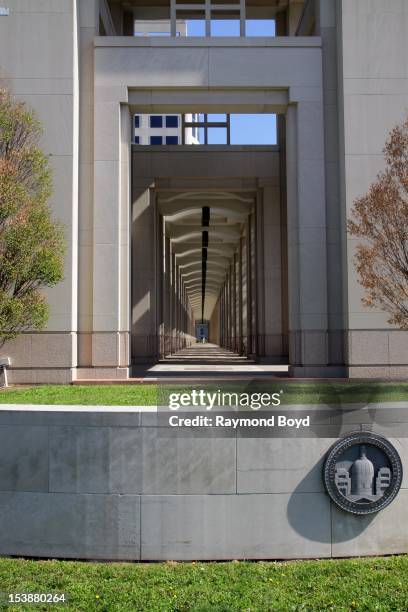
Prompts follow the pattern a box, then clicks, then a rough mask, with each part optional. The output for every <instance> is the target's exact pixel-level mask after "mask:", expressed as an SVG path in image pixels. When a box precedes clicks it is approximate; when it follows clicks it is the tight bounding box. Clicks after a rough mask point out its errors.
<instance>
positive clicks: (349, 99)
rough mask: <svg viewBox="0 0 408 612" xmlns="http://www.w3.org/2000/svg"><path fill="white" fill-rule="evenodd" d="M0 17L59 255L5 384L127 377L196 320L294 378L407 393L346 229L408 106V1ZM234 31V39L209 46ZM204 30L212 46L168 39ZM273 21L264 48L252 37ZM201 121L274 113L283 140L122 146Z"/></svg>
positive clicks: (78, 6)
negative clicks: (41, 158)
mask: <svg viewBox="0 0 408 612" xmlns="http://www.w3.org/2000/svg"><path fill="white" fill-rule="evenodd" d="M0 5H1V6H0V80H1V85H2V86H7V87H9V88H10V90H11V91H12V92H13V94H14V95H15V96H16V97H17V98H18V99H20V100H24V101H26V102H27V103H28V104H29V105H30V106H32V107H33V108H34V109H35V111H36V113H37V115H38V116H39V118H40V120H41V121H42V123H43V125H44V138H43V147H44V149H45V151H46V153H47V154H48V155H49V158H50V163H51V165H52V168H53V173H54V195H53V198H52V207H53V211H54V213H55V216H56V217H58V218H59V219H60V220H61V221H62V222H63V223H64V224H65V227H66V235H67V242H68V252H67V258H66V268H65V279H64V281H63V282H62V283H61V284H60V285H59V286H57V287H55V288H53V289H52V290H50V291H49V293H48V300H49V303H50V306H51V317H50V320H49V323H48V327H47V329H46V331H44V332H42V333H35V334H31V333H25V334H23V335H21V336H20V337H19V338H18V339H17V340H15V341H13V342H10V343H8V344H7V345H6V346H5V347H4V350H3V352H4V353H5V355H9V356H10V357H11V360H12V366H11V369H10V374H9V378H10V380H11V381H12V382H15V383H17V382H70V381H73V380H76V379H88V378H98V379H100V378H103V379H107V378H114V379H117V378H120V379H125V378H128V377H129V376H131V375H132V371H134V370H132V369H133V368H137V367H139V366H140V364H143V363H154V362H157V361H158V360H160V359H162V358H163V357H165V356H166V355H169V354H170V353H174V352H175V351H177V350H179V349H181V348H183V347H186V346H188V345H189V344H190V343H191V342H193V341H194V336H195V324H196V322H200V321H201V320H202V319H204V320H205V321H207V322H209V336H210V339H211V340H212V341H213V342H214V343H216V344H219V345H221V346H223V347H225V348H229V349H231V350H233V351H235V352H237V353H239V354H242V355H248V356H250V357H252V358H254V359H255V360H259V361H266V362H270V363H277V364H288V365H289V371H290V373H291V374H292V375H294V376H311V377H314V376H323V377H331V376H334V377H337V376H350V377H353V378H357V377H374V378H377V377H386V378H388V377H393V378H398V377H399V378H402V377H407V374H408V333H407V332H402V331H400V330H398V329H395V328H393V327H391V326H390V325H389V324H388V323H387V315H386V314H385V313H383V312H380V311H376V310H369V309H366V308H364V306H363V305H362V303H361V297H362V290H361V287H360V286H359V284H358V282H357V277H356V273H355V269H354V266H353V253H354V249H355V241H354V240H352V239H351V238H350V237H349V236H348V235H347V233H346V230H345V224H346V219H347V216H348V214H349V211H350V209H351V206H352V204H353V200H354V199H355V198H356V197H357V196H360V195H362V194H364V193H365V192H366V190H367V188H368V186H369V185H370V183H371V182H372V180H373V179H374V178H375V176H376V174H377V172H378V171H379V170H381V169H382V168H383V167H384V160H383V156H382V153H381V151H382V148H383V145H384V142H385V139H386V137H387V134H388V132H389V130H390V129H391V128H392V127H393V126H394V125H395V124H396V123H397V122H400V121H401V120H402V118H403V117H404V115H405V113H406V111H407V109H408V62H407V57H408V3H407V2H406V0H389V1H387V2H384V1H383V0H358V1H356V0H306V1H305V2H303V1H302V0H300V1H292V0H259V1H255V0H239V1H238V0H237V1H236V2H231V3H228V2H226V3H223V4H222V5H219V4H217V3H212V2H211V0H205V1H204V0H203V2H202V3H198V4H197V5H195V4H194V7H193V6H192V5H190V4H187V5H184V4H181V3H177V2H176V0H148V1H147V2H140V1H139V0H126V1H122V0H1V1H0ZM220 7H221V8H220ZM193 9H194V10H193ZM231 15H234V19H235V20H236V21H237V23H238V31H239V34H240V35H239V36H238V35H237V36H232V37H212V36H211V33H212V32H211V30H212V20H213V19H228V18H229V17H230V16H231ZM197 16H201V17H202V20H203V24H204V25H203V27H204V33H205V36H201V37H188V36H187V37H184V36H183V37H180V36H177V23H178V20H185V19H187V20H188V19H193V18H197ZM268 19H269V20H270V19H274V20H275V23H276V36H275V37H262V36H261V37H249V36H248V37H247V36H246V28H247V23H248V21H249V20H268ZM137 20H142V21H143V20H144V21H146V20H150V21H155V20H157V21H158V22H160V21H166V20H171V24H172V27H171V34H172V35H171V36H165V37H164V36H159V35H157V36H154V35H153V36H135V35H134V34H135V31H136V30H135V22H137ZM156 31H157V32H158V33H159V32H160V28H158V29H157V30H156ZM200 113H202V114H204V115H205V116H208V115H209V114H212V113H213V114H214V113H224V114H226V115H228V114H230V113H276V114H277V115H278V140H277V144H276V145H270V146H269V145H264V146H257V145H254V146H252V145H246V146H237V145H210V144H208V145H202V146H196V147H194V146H188V145H178V146H171V145H169V146H166V147H159V146H148V147H136V146H132V117H134V115H137V114H157V115H162V116H164V115H166V114H177V115H180V116H181V115H193V114H200ZM207 127H208V126H207ZM226 129H227V128H226Z"/></svg>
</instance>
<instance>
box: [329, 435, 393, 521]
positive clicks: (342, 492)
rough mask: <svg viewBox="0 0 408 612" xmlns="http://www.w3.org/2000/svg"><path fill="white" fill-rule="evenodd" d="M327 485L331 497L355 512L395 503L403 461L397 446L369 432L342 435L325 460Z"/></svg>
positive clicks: (358, 512)
mask: <svg viewBox="0 0 408 612" xmlns="http://www.w3.org/2000/svg"><path fill="white" fill-rule="evenodd" d="M323 477H324V484H325V486H326V490H327V492H328V494H329V495H330V497H331V499H332V500H333V501H334V503H335V504H337V505H338V506H339V507H340V508H342V509H343V510H346V511H347V512H352V513H353V514H371V513H372V512H378V511H379V510H382V509H383V508H385V507H386V506H388V504H390V503H391V502H392V500H393V499H394V497H395V496H396V495H397V493H398V491H399V490H400V487H401V482H402V463H401V459H400V456H399V454H398V452H397V451H396V449H395V448H394V446H393V445H392V444H391V443H390V442H388V440H386V439H385V438H383V437H382V436H379V435H378V434H374V433H371V432H366V431H359V432H353V433H350V434H348V435H347V436H344V437H343V438H341V439H340V440H339V441H338V442H336V443H335V444H334V445H333V446H332V447H331V448H330V450H329V452H328V454H327V457H326V461H325V463H324V474H323Z"/></svg>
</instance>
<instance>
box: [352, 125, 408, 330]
mask: <svg viewBox="0 0 408 612" xmlns="http://www.w3.org/2000/svg"><path fill="white" fill-rule="evenodd" d="M383 152H384V155H385V160H386V169H385V170H384V171H383V172H380V173H379V174H378V176H377V179H376V181H375V182H374V183H373V184H372V185H371V187H370V189H369V191H368V193H367V194H366V195H365V196H363V197H361V198H358V199H357V200H356V201H355V202H354V208H353V211H352V218H351V219H350V220H349V222H348V231H349V233H350V234H351V235H353V236H356V237H358V238H362V239H363V242H362V243H360V244H358V246H357V252H356V255H355V265H356V269H357V272H358V275H359V282H360V284H361V285H362V286H363V287H364V289H365V297H364V299H363V303H364V304H365V305H367V306H370V307H380V308H381V309H382V310H384V311H386V312H387V313H388V314H389V315H390V318H389V323H393V324H396V325H398V326H399V327H401V328H402V329H408V117H407V119H406V120H405V121H404V122H403V123H402V124H401V125H397V126H396V127H395V128H394V129H393V130H392V131H391V132H390V134H389V137H388V140H387V142H386V145H385V148H384V151H383Z"/></svg>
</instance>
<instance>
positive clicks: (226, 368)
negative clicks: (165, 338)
mask: <svg viewBox="0 0 408 612" xmlns="http://www.w3.org/2000/svg"><path fill="white" fill-rule="evenodd" d="M287 375H288V366H287V365H280V364H275V365H274V364H261V363H256V361H254V360H253V359H250V358H248V357H247V356H245V355H238V354H237V353H234V352H233V351H230V350H228V349H224V348H222V347H220V346H218V345H217V344H213V343H210V342H208V343H207V342H206V343H202V342H195V343H194V344H192V345H191V346H189V347H188V348H184V349H180V350H179V351H176V352H175V353H173V354H170V355H167V356H166V357H164V358H163V359H160V361H159V362H158V363H157V364H154V365H151V366H145V367H143V368H140V367H139V368H138V370H137V371H136V372H135V373H134V376H135V377H142V378H143V379H144V380H147V381H148V380H149V379H156V380H158V381H163V382H165V381H168V380H171V379H177V380H179V379H181V378H185V379H190V380H194V381H195V382H200V381H206V382H210V381H212V380H214V379H217V380H220V379H224V380H231V379H233V380H235V379H237V380H253V379H258V378H261V379H263V378H265V377H271V376H274V377H282V376H283V377H286V376H287Z"/></svg>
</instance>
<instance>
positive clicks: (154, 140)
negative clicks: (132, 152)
mask: <svg viewBox="0 0 408 612" xmlns="http://www.w3.org/2000/svg"><path fill="white" fill-rule="evenodd" d="M193 117H194V115H191V114H190V115H186V116H185V119H186V121H191V120H192V118H193ZM133 121H134V137H133V142H134V144H140V145H178V144H200V143H199V141H198V128H191V127H188V128H186V129H185V140H184V143H183V137H182V128H183V115H135V116H134V118H133Z"/></svg>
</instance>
